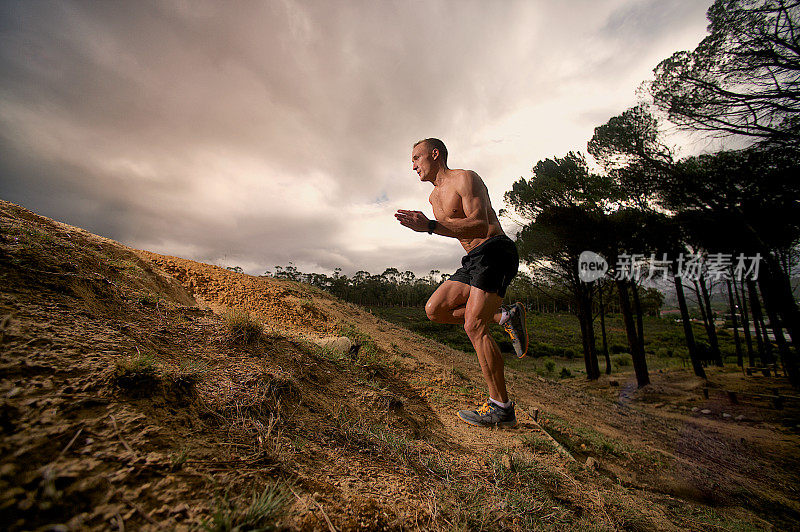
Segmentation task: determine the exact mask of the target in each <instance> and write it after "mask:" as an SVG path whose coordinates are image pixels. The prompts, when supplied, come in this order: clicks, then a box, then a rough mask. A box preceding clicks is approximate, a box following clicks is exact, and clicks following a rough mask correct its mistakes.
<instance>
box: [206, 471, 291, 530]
mask: <svg viewBox="0 0 800 532" xmlns="http://www.w3.org/2000/svg"><path fill="white" fill-rule="evenodd" d="M289 499H290V496H289V491H288V490H287V489H286V488H284V487H283V486H282V485H280V484H278V483H277V482H274V481H273V482H270V483H268V484H267V487H266V488H264V491H263V492H261V493H260V494H259V493H258V492H257V491H253V495H252V498H251V499H250V503H249V505H248V506H247V507H243V506H238V505H237V504H235V503H234V502H233V501H231V500H230V499H229V498H228V494H227V493H225V495H224V496H223V497H222V499H217V500H216V504H215V506H216V508H215V510H214V513H213V514H212V516H211V519H206V520H204V521H203V522H202V523H201V524H200V526H201V528H202V529H203V530H208V531H214V532H229V531H240V530H241V531H243V530H271V529H273V528H274V523H275V522H276V521H277V520H278V519H279V518H280V517H282V516H283V515H284V513H285V512H286V508H287V506H288V504H289Z"/></svg>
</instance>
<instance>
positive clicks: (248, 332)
mask: <svg viewBox="0 0 800 532" xmlns="http://www.w3.org/2000/svg"><path fill="white" fill-rule="evenodd" d="M223 320H224V322H225V330H226V331H227V333H228V341H229V342H230V343H231V344H234V345H246V344H251V343H254V342H255V341H256V340H258V339H259V338H261V334H262V333H263V332H264V324H263V323H261V322H260V321H259V320H257V319H256V318H254V317H253V316H251V315H250V313H249V312H247V311H246V310H229V311H228V312H226V313H225V315H224V316H223Z"/></svg>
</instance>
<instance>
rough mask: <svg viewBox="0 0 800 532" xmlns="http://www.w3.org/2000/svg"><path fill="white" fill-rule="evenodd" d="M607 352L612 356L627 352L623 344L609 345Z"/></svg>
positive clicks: (626, 347)
mask: <svg viewBox="0 0 800 532" xmlns="http://www.w3.org/2000/svg"><path fill="white" fill-rule="evenodd" d="M608 350H609V352H610V353H611V354H612V355H615V354H617V353H626V352H627V351H628V346H627V345H624V344H616V343H615V344H611V346H610V347H609V348H608Z"/></svg>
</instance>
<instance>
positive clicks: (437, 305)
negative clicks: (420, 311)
mask: <svg viewBox="0 0 800 532" xmlns="http://www.w3.org/2000/svg"><path fill="white" fill-rule="evenodd" d="M471 288H472V287H471V286H470V285H468V284H464V283H462V282H459V281H450V280H447V281H445V282H443V283H442V284H440V285H439V288H437V289H436V291H435V292H434V293H433V295H431V297H430V299H428V303H427V305H425V309H426V310H428V309H429V308H430V310H431V311H436V310H438V309H441V308H445V309H447V310H452V309H454V308H456V307H460V306H462V305H466V304H467V300H468V299H469V295H470V289H471Z"/></svg>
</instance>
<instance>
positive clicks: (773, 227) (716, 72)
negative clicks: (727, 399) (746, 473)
mask: <svg viewBox="0 0 800 532" xmlns="http://www.w3.org/2000/svg"><path fill="white" fill-rule="evenodd" d="M799 10H800V2H784V1H780V2H748V1H721V0H720V1H717V2H716V3H715V4H714V5H713V6H712V7H711V8H710V10H709V12H708V18H709V21H710V24H709V28H708V29H709V35H708V36H707V37H706V38H705V39H703V41H702V42H701V43H700V44H699V45H698V46H697V47H696V48H695V49H694V50H692V51H682V52H677V53H675V54H673V55H672V56H671V57H669V58H666V59H664V60H663V61H661V63H659V64H658V65H657V66H656V67H655V68H654V70H653V72H654V77H653V79H652V80H650V81H647V82H645V83H643V91H642V94H641V96H640V100H639V102H638V103H637V105H635V106H634V107H632V108H630V109H628V110H626V111H624V112H623V113H621V114H619V115H618V116H614V117H612V118H610V119H609V120H608V121H607V122H606V123H605V124H601V125H598V126H597V127H596V128H595V130H594V135H593V136H592V137H591V139H589V141H588V143H587V149H586V152H587V154H588V155H589V156H590V157H591V160H587V154H584V153H579V152H569V153H566V154H564V155H562V156H555V157H552V158H548V159H544V160H540V161H538V162H536V163H535V164H534V165H533V168H532V175H531V176H530V177H529V178H520V179H519V180H518V181H516V182H515V183H514V184H513V187H512V189H511V190H509V191H507V192H506V193H505V196H504V197H505V200H506V203H507V205H508V206H509V208H508V209H506V210H502V209H501V211H500V215H501V217H506V218H510V219H512V220H514V221H515V222H516V223H517V224H518V225H519V226H520V227H522V229H521V230H520V231H519V232H518V233H517V235H516V243H517V247H518V249H519V251H520V257H521V259H522V261H523V262H524V263H525V264H526V265H527V266H528V268H527V270H528V272H530V273H524V272H522V273H520V275H518V277H517V278H516V279H515V280H514V282H513V284H512V286H511V288H510V290H509V294H508V298H509V300H512V301H523V302H524V303H525V304H526V305H527V306H528V308H530V309H532V310H534V311H537V312H569V313H572V314H574V315H575V316H577V318H578V320H579V322H580V327H581V338H582V348H583V349H582V351H583V357H584V361H585V367H586V375H587V377H588V378H589V379H597V378H598V377H599V376H600V369H599V364H598V359H599V357H600V356H604V357H605V358H606V359H607V358H608V346H607V341H606V326H605V319H606V316H607V315H608V314H610V313H619V314H621V316H622V320H623V323H624V327H625V332H626V336H627V343H628V349H629V352H630V354H631V356H632V359H633V366H634V370H635V374H636V378H637V381H638V384H639V386H644V385H646V384H648V383H649V373H648V367H647V360H646V357H645V352H644V331H643V317H644V316H645V315H647V314H651V315H657V314H658V313H659V310H660V309H661V306H662V303H663V299H664V295H663V294H662V292H660V291H659V290H657V289H655V288H653V287H652V286H651V287H646V283H645V282H644V280H645V278H647V279H660V280H661V281H662V283H666V285H665V286H669V289H670V291H672V292H673V293H674V296H675V298H676V300H677V304H678V305H677V306H678V308H679V310H680V319H681V321H682V323H683V330H684V335H685V344H686V348H687V349H688V353H689V358H690V360H691V362H692V367H693V369H694V372H695V374H696V375H698V376H699V377H703V378H704V377H705V371H704V367H706V366H707V365H708V364H715V365H722V364H723V356H722V354H721V352H720V348H719V341H718V338H717V336H718V335H717V326H716V324H715V319H717V318H718V317H720V315H723V314H724V317H727V320H728V321H729V322H730V324H731V326H732V328H733V337H734V339H735V350H736V359H737V363H738V365H740V366H744V365H747V366H749V367H754V366H766V367H769V366H776V367H777V366H780V367H781V369H782V370H783V371H784V372H785V373H786V374H787V375H788V377H789V380H790V382H791V383H792V385H793V386H795V387H798V386H800V371H799V370H798V361H797V350H798V341H800V310H798V305H797V301H796V297H795V291H794V287H793V284H792V277H793V273H794V272H795V267H796V266H797V259H798V253H797V252H798V249H797V246H798V238H800V201H798V199H799V198H800V180H798V179H797V176H798V168H799V167H800V164H798V163H800V156H799V155H800V153H799V152H798V148H800V41H798V35H800V27H799V26H798V21H799V20H800V15H799V14H798V11H799ZM676 131H683V132H687V133H689V134H695V135H710V136H712V137H718V138H725V139H733V140H735V141H738V142H739V143H740V144H742V145H744V146H745V147H743V148H739V149H728V150H721V151H716V152H710V153H702V154H699V155H693V156H686V157H679V156H678V155H677V154H678V152H679V150H680V147H679V146H676V145H671V144H670V143H669V140H668V137H669V138H674V136H673V137H670V134H671V133H675V132H676ZM584 251H592V252H594V253H596V254H598V255H599V256H600V257H602V258H603V259H604V260H605V261H606V264H607V268H608V271H607V272H606V275H604V276H603V277H601V278H600V279H598V280H596V281H594V282H585V281H584V280H582V279H581V275H580V271H579V259H580V256H581V253H582V252H584ZM690 265H691V267H689V266H690ZM265 275H270V276H274V277H277V278H285V279H291V280H296V281H303V282H306V283H309V284H311V285H314V286H318V287H320V288H323V289H325V290H328V291H330V292H331V293H333V294H335V295H337V296H339V297H341V298H344V299H346V300H348V301H351V302H353V303H357V304H361V305H373V306H375V305H378V306H386V305H397V306H421V305H424V303H425V301H426V300H427V298H428V297H429V296H430V294H431V293H432V292H433V290H435V288H436V286H437V285H438V284H439V283H441V282H442V281H444V280H446V279H447V274H443V273H441V272H439V271H437V270H433V271H431V272H430V273H429V274H428V275H426V276H423V277H416V276H415V274H414V273H413V272H410V271H404V272H401V271H400V270H399V269H397V268H392V267H389V268H386V270H385V271H384V272H383V273H381V274H380V275H373V274H370V273H369V272H366V271H358V272H356V273H355V274H354V275H353V276H352V277H347V276H345V275H342V274H341V270H340V269H337V270H336V271H335V273H334V274H333V275H332V276H327V275H324V274H317V273H303V272H300V271H298V269H297V268H296V267H295V266H294V265H293V264H291V263H290V264H289V265H287V266H285V267H281V266H276V267H275V271H274V272H269V271H268V272H265ZM714 291H716V292H717V293H718V296H717V298H720V297H721V298H722V300H723V301H724V302H725V305H724V306H725V308H720V306H719V305H718V304H717V305H712V299H713V292H714ZM687 292H690V293H692V294H693V300H692V301H690V302H693V304H692V306H691V308H690V306H689V304H688V303H687ZM698 315H699V319H700V320H701V321H702V324H703V326H704V328H705V331H706V333H707V338H708V341H707V342H703V343H699V342H697V341H696V340H695V337H694V336H695V335H694V332H693V329H692V326H691V320H692V318H693V317H698ZM598 343H599V344H600V346H598Z"/></svg>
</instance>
